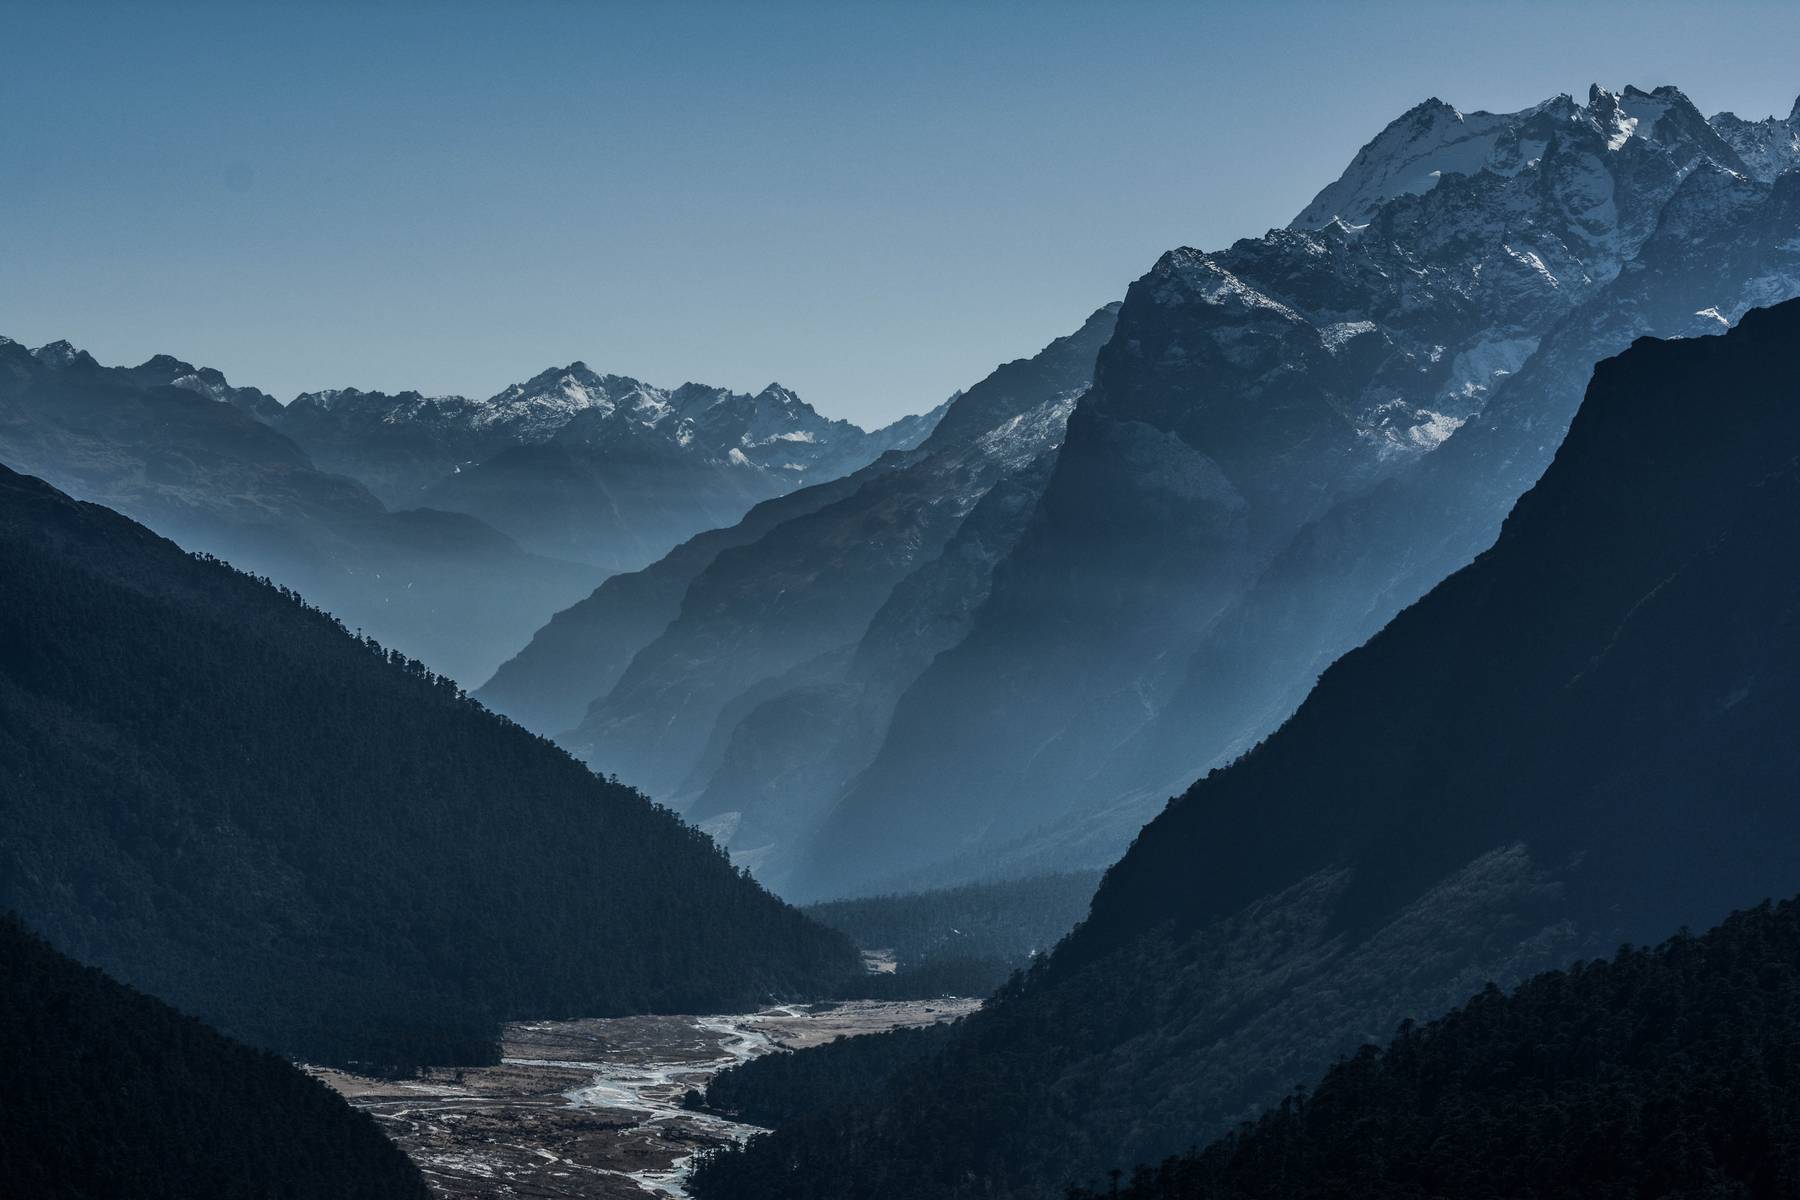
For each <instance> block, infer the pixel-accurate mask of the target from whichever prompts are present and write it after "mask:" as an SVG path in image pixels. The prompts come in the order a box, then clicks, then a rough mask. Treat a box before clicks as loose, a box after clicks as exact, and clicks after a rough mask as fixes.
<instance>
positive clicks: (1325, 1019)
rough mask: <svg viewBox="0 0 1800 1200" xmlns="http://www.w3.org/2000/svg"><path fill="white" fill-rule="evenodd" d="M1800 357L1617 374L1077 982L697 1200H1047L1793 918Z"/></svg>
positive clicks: (1114, 932) (1096, 951) (1193, 806)
mask: <svg viewBox="0 0 1800 1200" xmlns="http://www.w3.org/2000/svg"><path fill="white" fill-rule="evenodd" d="M1796 344H1800V302H1790V303H1788V304H1785V305H1781V306H1778V307H1776V308H1772V309H1766V310H1759V311H1754V312H1751V313H1749V314H1748V315H1746V316H1745V318H1744V319H1743V321H1742V322H1741V323H1740V325H1739V326H1738V327H1737V328H1736V329H1734V330H1732V331H1731V332H1729V333H1727V334H1724V335H1722V336H1719V337H1706V338H1694V339H1686V340H1677V341H1666V342H1657V341H1651V340H1641V341H1639V342H1638V343H1636V344H1635V345H1634V346H1633V348H1632V349H1631V350H1629V351H1628V352H1626V353H1625V354H1623V355H1620V356H1618V357H1617V358H1614V359H1611V360H1608V361H1606V362H1604V363H1602V364H1601V365H1600V366H1599V368H1598V369H1597V371H1596V372H1595V374H1594V377H1593V382H1592V384H1591V386H1590V387H1589V389H1588V392H1587V396H1586V399H1585V401H1584V402H1583V405H1582V407H1581V410H1580V412H1579V414H1578V415H1577V417H1576V419H1575V421H1574V423H1573V425H1572V426H1571V428H1570V431H1569V434H1568V437H1567V439H1566V440H1565V441H1564V443H1563V445H1562V448H1561V449H1560V450H1559V451H1558V453H1557V456H1556V459H1555V461H1554V462H1553V463H1552V465H1551V467H1550V469H1549V470H1548V471H1547V472H1546V473H1545V475H1544V477H1543V479H1542V480H1541V481H1539V483H1538V484H1537V485H1536V487H1535V488H1533V489H1532V491H1530V492H1529V493H1527V494H1526V495H1525V496H1524V497H1523V498H1522V499H1521V500H1520V501H1519V503H1518V505H1517V506H1516V507H1515V509H1514V510H1513V513H1512V515H1511V516H1510V517H1509V518H1508V520H1507V523H1506V525H1505V528H1504V530H1503V531H1502V533H1501V535H1500V537H1499V540H1498V541H1497V542H1496V544H1495V545H1494V546H1493V547H1492V548H1491V549H1490V550H1488V551H1487V552H1486V553H1484V554H1483V555H1482V556H1481V557H1480V558H1478V559H1477V560H1476V561H1475V562H1474V563H1473V564H1472V565H1470V566H1469V567H1468V568H1466V569H1465V570H1463V571H1461V572H1459V573H1458V574H1456V575H1454V576H1452V577H1451V578H1450V579H1448V580H1446V581H1445V582H1444V583H1443V584H1440V585H1439V586H1438V587H1437V588H1435V589H1434V590H1433V591H1432V592H1431V593H1430V594H1429V595H1428V596H1427V597H1426V598H1425V599H1424V600H1422V601H1420V602H1419V603H1418V604H1416V605H1414V606H1413V607H1412V608H1410V609H1408V610H1407V611H1406V612H1404V613H1403V614H1401V615H1400V616H1399V617H1398V618H1396V619H1395V621H1394V622H1393V623H1392V624H1390V625H1389V626H1388V627H1387V629H1386V630H1384V631H1383V632H1382V633H1381V634H1379V635H1378V636H1376V637H1375V638H1374V639H1373V640H1372V641H1371V642H1369V644H1368V645H1366V646H1364V647H1362V648H1361V649H1359V650H1356V651H1353V652H1352V653H1350V654H1348V655H1346V656H1345V657H1344V658H1343V659H1341V660H1340V661H1339V662H1338V663H1337V664H1336V665H1335V666H1333V667H1332V668H1331V669H1330V670H1329V671H1328V672H1326V674H1325V676H1324V677H1323V678H1322V679H1321V680H1320V682H1319V685H1318V687H1317V688H1315V689H1314V691H1313V693H1312V695H1311V696H1310V697H1309V699H1308V700H1307V702H1306V704H1305V705H1304V706H1302V708H1301V709H1300V711H1299V712H1298V713H1297V714H1296V715H1295V716H1294V717H1293V718H1292V719H1291V720H1290V721H1289V722H1288V723H1287V724H1286V725H1285V726H1283V728H1282V729H1281V730H1280V731H1279V732H1277V733H1276V734H1275V735H1273V736H1272V737H1270V738H1269V739H1268V741H1266V742H1265V743H1263V744H1262V745H1261V746H1259V747H1258V748H1257V749H1255V750H1254V751H1252V752H1250V753H1249V754H1247V755H1245V756H1244V757H1243V758H1241V759H1239V760H1238V761H1237V762H1236V763H1234V764H1233V765H1231V766H1230V767H1228V768H1226V769H1223V770H1220V771H1216V772H1214V773H1213V774H1212V775H1210V776H1208V777H1207V778H1206V779H1204V780H1202V781H1200V782H1199V783H1197V784H1196V785H1194V786H1193V787H1192V788H1191V789H1189V790H1188V792H1187V793H1186V794H1185V795H1183V796H1182V797H1180V798H1179V799H1177V800H1175V801H1173V802H1171V803H1170V805H1169V806H1168V808H1167V809H1166V810H1165V811H1164V812H1163V813H1162V815H1160V816H1159V817H1158V818H1157V819H1156V820H1154V821H1153V822H1151V823H1150V824H1149V825H1148V826H1147V827H1146V828H1145V829H1144V831H1143V832H1142V834H1141V835H1140V836H1139V838H1138V840H1137V842H1136V843H1135V845H1134V846H1133V847H1132V849H1131V851H1130V852H1129V853H1128V854H1127V855H1126V856H1125V858H1124V859H1123V860H1122V861H1121V862H1120V863H1119V864H1117V865H1115V866H1114V867H1113V868H1112V869H1111V870H1110V871H1108V872H1107V875H1106V876H1105V878H1104V880H1103V881H1102V883H1101V886H1100V888H1099V891H1098V893H1097V894H1096V897H1095V900H1094V904H1093V907H1092V910H1091V912H1090V915H1089V917H1088V918H1087V919H1086V920H1085V921H1084V922H1083V923H1082V924H1081V925H1080V926H1078V927H1077V929H1076V930H1075V932H1074V933H1073V934H1071V936H1070V937H1069V938H1068V939H1067V940H1066V941H1064V942H1063V943H1062V945H1061V946H1059V947H1058V948H1057V950H1056V951H1055V952H1054V953H1053V954H1052V955H1051V956H1050V957H1049V959H1048V960H1047V961H1046V962H1044V963H1042V964H1040V965H1038V966H1035V967H1034V968H1033V969H1032V970H1031V971H1030V972H1028V973H1027V974H1026V975H1024V976H1023V977H1022V978H1020V979H1019V980H1018V981H1017V982H1016V983H1014V984H1012V985H1009V986H1008V987H1007V988H1005V989H1003V990H1002V991H1001V992H1000V993H999V994H998V995H997V996H996V997H995V998H994V999H992V1000H990V1001H989V1003H988V1005H987V1006H986V1008H985V1009H984V1010H983V1011H981V1012H980V1013H978V1014H976V1015H975V1016H973V1017H971V1018H970V1019H969V1020H967V1021H966V1022H964V1023H963V1025H962V1026H961V1027H960V1028H959V1029H958V1031H957V1032H956V1034H955V1035H954V1040H953V1042H952V1043H951V1044H949V1045H947V1046H946V1047H945V1048H944V1049H943V1050H942V1052H940V1053H937V1054H934V1055H933V1056H931V1057H930V1059H929V1060H928V1061H927V1062H925V1063H923V1064H920V1065H918V1066H916V1067H914V1068H911V1069H904V1070H902V1071H900V1072H899V1073H897V1074H896V1075H895V1077H894V1079H893V1081H892V1082H891V1083H890V1084H889V1085H888V1086H886V1087H885V1088H883V1089H882V1091H881V1093H880V1095H879V1096H877V1097H876V1098H874V1100H873V1101H872V1102H871V1103H869V1104H867V1105H865V1106H863V1107H861V1108H860V1109H857V1110H852V1111H848V1112H839V1113H834V1114H829V1115H819V1116H812V1117H802V1118H799V1119H797V1120H794V1121H791V1122H789V1123H787V1124H785V1125H783V1126H782V1127H781V1128H780V1129H778V1130H777V1131H776V1132H774V1133H772V1134H770V1135H768V1136H766V1137H764V1138H760V1139H757V1140H755V1141H753V1142H751V1143H750V1144H749V1146H748V1147H747V1148H746V1149H745V1150H744V1151H741V1152H738V1153H734V1154H728V1155H725V1156H722V1157H720V1158H718V1159H716V1160H714V1161H713V1162H711V1163H710V1164H709V1167H708V1170H707V1171H706V1173H705V1174H704V1176H703V1177H701V1178H699V1179H697V1180H696V1185H695V1186H696V1194H698V1195H700V1196H702V1198H703V1200H723V1198H729V1200H760V1198H763V1197H770V1198H772V1197H775V1196H780V1197H782V1198H783V1200H795V1198H798V1197H808V1196H818V1197H821V1198H822V1197H825V1196H830V1197H832V1198H833V1200H845V1198H847V1197H880V1198H881V1200H896V1198H899V1197H921V1198H923V1197H934V1198H935V1197H942V1196H975V1195H982V1196H1017V1197H1025V1196H1034V1195H1035V1196H1042V1195H1045V1194H1051V1193H1054V1192H1056V1191H1059V1190H1061V1189H1062V1187H1064V1186H1065V1185H1066V1184H1068V1183H1070V1182H1075V1181H1080V1180H1083V1179H1094V1178H1097V1177H1099V1176H1100V1175H1101V1174H1102V1173H1104V1172H1105V1171H1106V1170H1108V1169H1109V1168H1124V1169H1130V1168H1131V1167H1132V1166H1133V1165H1134V1164H1136V1163H1139V1162H1146V1161H1154V1160H1158V1159H1161V1158H1162V1157H1164V1156H1166V1155H1168V1154H1171V1153H1179V1152H1181V1151H1182V1150H1184V1149H1185V1148H1187V1147H1188V1146H1190V1145H1193V1144H1196V1143H1200V1142H1204V1141H1205V1140H1206V1139H1208V1138H1210V1137H1212V1136H1214V1135H1216V1134H1219V1133H1222V1132H1224V1131H1225V1130H1226V1129H1229V1128H1230V1127H1231V1126H1233V1125H1235V1124H1236V1123H1237V1122H1238V1121H1240V1120H1242V1119H1243V1118H1245V1117H1246V1116H1250V1115H1254V1114H1255V1113H1256V1112H1257V1111H1259V1110H1260V1109H1261V1108H1262V1107H1264V1106H1266V1105H1268V1104H1270V1103H1279V1101H1280V1098H1281V1096H1282V1095H1283V1094H1285V1093H1286V1091H1287V1090H1288V1089H1289V1088H1291V1087H1292V1086H1293V1085H1294V1083H1295V1082H1296V1081H1299V1080H1303V1079H1306V1078H1309V1077H1315V1076H1316V1075H1317V1074H1318V1073H1320V1072H1321V1071H1323V1070H1324V1069H1325V1068H1326V1067H1327V1066H1328V1065H1329V1064H1330V1063H1331V1062H1332V1061H1333V1060H1335V1059H1336V1058H1337V1057H1339V1056H1340V1055H1343V1054H1345V1053H1349V1052H1351V1051H1354V1050H1355V1048H1356V1047H1357V1046H1359V1045H1361V1044H1362V1043H1363V1042H1365V1041H1367V1040H1369V1039H1370V1038H1372V1037H1379V1036H1381V1035H1383V1034H1384V1033H1385V1032H1386V1031H1388V1030H1391V1029H1393V1028H1394V1027H1395V1026H1396V1025H1397V1024H1399V1023H1400V1021H1402V1020H1403V1019H1406V1018H1409V1017H1412V1018H1418V1019H1428V1018H1430V1017H1432V1016H1434V1015H1436V1014H1439V1013H1442V1012H1445V1011H1448V1010H1449V1009H1451V1008H1452V1007H1454V1006H1455V1005H1457V1004H1459V1003H1461V1002H1462V1001H1464V1000H1465V999H1466V998H1467V997H1468V996H1469V995H1470V994H1472V993H1474V992H1476V991H1478V990H1480V988H1481V987H1482V985H1483V984H1484V983H1485V982H1486V981H1488V980H1494V981H1497V982H1500V983H1501V984H1502V985H1510V984H1512V983H1515V982H1517V981H1520V980H1522V979H1524V978H1527V977H1529V976H1530V975H1533V974H1536V973H1538V972H1540V971H1543V970H1546V969H1550V968H1552V967H1556V966H1559V965H1561V964H1564V963H1567V962H1569V961H1571V960H1573V959H1576V958H1579V957H1582V956H1591V955H1594V954H1596V953H1604V952H1605V951H1606V950H1607V949H1608V948H1610V947H1614V946H1617V945H1618V944H1619V943H1620V942H1621V941H1627V940H1629V941H1641V940H1644V939H1645V938H1647V937H1654V936H1659V935H1660V933H1661V932H1663V931H1666V930H1668V929H1670V928H1674V927H1679V926H1681V925H1683V924H1693V925H1698V924H1701V923H1711V922H1713V921H1716V920H1718V919H1719V918H1720V917H1722V916H1723V915H1724V914H1725V913H1727V912H1729V911H1731V910H1732V909H1733V908H1734V907H1739V906H1742V905H1744V904H1747V903H1754V902H1755V901H1756V900H1758V899H1759V898H1761V897H1763V896H1768V895H1773V894H1781V895H1786V894H1790V893H1792V892H1793V891H1794V889H1795V887H1796V886H1800V865H1797V864H1796V862H1795V860H1794V857H1793V854H1792V847H1793V846H1794V844H1795V841H1796V839H1797V838H1800V811H1797V810H1796V808H1795V805H1794V796H1795V793H1796V788H1800V745H1797V744H1796V742H1795V740H1794V738H1793V737H1792V730H1793V729H1794V728H1795V725H1796V723H1797V722H1800V683H1797V681H1800V565H1797V564H1796V562H1795V560H1794V556H1793V555H1792V553H1791V552H1790V548H1791V547H1792V546H1794V545H1796V544H1800V375H1796V373H1795V371H1794V363H1793V347H1794V346H1795V345H1796ZM1351 1194H1355V1193H1351Z"/></svg>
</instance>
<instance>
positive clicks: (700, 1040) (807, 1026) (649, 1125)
mask: <svg viewBox="0 0 1800 1200" xmlns="http://www.w3.org/2000/svg"><path fill="white" fill-rule="evenodd" d="M979 1006H980V1001H978V1000H963V999H942V1000H906V1001H853V1002H849V1003H842V1004H816V1005H782V1006H779V1007H775V1008H769V1009H764V1010H763V1011H761V1012H755V1013H744V1014H740V1015H734V1016H708V1017H693V1016H647V1017H618V1018H608V1019H600V1020H577V1021H533V1022H521V1023H518V1024H513V1025H509V1026H508V1027H507V1029H506V1032H505V1037H504V1042H503V1051H502V1054H503V1057H502V1061H501V1063H500V1065H499V1066H495V1067H473V1068H469V1069H467V1070H463V1071H456V1070H444V1069H440V1070H438V1071H436V1072H435V1073H433V1074H431V1075H428V1076H422V1077H420V1078H417V1079H408V1080H398V1081H388V1080H380V1079H369V1078H364V1077H362V1076H358V1075H349V1074H345V1073H343V1072H339V1071H332V1070H325V1069H319V1068H315V1069H313V1074H315V1075H317V1076H318V1077H319V1078H320V1079H322V1080H324V1081H325V1082H326V1083H328V1084H330V1085H331V1086H332V1087H333V1088H335V1089H337V1091H339V1092H340V1093H342V1094H343V1095H344V1096H345V1098H347V1099H348V1100H349V1101H350V1102H351V1103H352V1104H354V1105H356V1106H357V1107H358V1108H361V1109H364V1110H366V1111H368V1112H370V1113H371V1114H373V1115H374V1116H375V1117H376V1118H377V1119H378V1120H379V1121H380V1122H381V1124H382V1126H383V1128H385V1129H386V1131H387V1133H388V1134H389V1136H391V1137H392V1138H393V1139H394V1140H395V1141H396V1142H397V1143H399V1145H400V1147H401V1149H403V1150H405V1151H406V1153H407V1154H408V1155H409V1156H411V1158H412V1159H413V1161H414V1162H416V1163H417V1164H418V1165H419V1168H420V1170H422V1171H423V1172H424V1174H425V1178H426V1180H427V1181H428V1182H429V1183H430V1184H431V1186H432V1188H433V1189H434V1190H435V1191H436V1192H437V1193H438V1194H439V1195H441V1196H446V1197H523V1198H534V1200H535V1198H551V1197H557V1198H561V1197H583V1198H600V1197H603V1198H615V1197H616V1198H619V1200H643V1198H644V1197H645V1196H647V1195H649V1196H657V1195H661V1196H677V1197H679V1196H684V1195H685V1194H686V1193H685V1192H684V1190H683V1183H684V1182H685V1180H686V1177H687V1169H688V1164H689V1162H690V1160H691V1159H692V1158H693V1156H694V1155H695V1154H697V1153H699V1152H701V1151H704V1150H707V1149H709V1148H711V1147H714V1146H719V1145H724V1144H726V1143H728V1142H738V1141H742V1140H744V1139H745V1138H747V1137H749V1136H750V1135H752V1134H754V1133H756V1132H757V1129H756V1127H755V1126H752V1125H745V1124H741V1123H738V1122H735V1121H730V1120H726V1119H724V1118H721V1117H717V1116H713V1115H711V1114H709V1113H698V1112H689V1111H687V1110H685V1109H683V1108H682V1107H681V1098H682V1096H683V1095H684V1094H685V1093H686V1092H687V1090H688V1089H689V1088H696V1089H704V1088H705V1086H706V1082H707V1080H709V1079H711V1078H712V1077H713V1076H714V1075H715V1074H717V1073H718V1072H720V1071H722V1070H724V1069H725V1068H726V1067H729V1066H732V1065H733V1064H735V1063H740V1062H743V1061H745V1060H747V1059H750V1058H754V1057H756V1056H758V1055H760V1054H766V1053H769V1052H770V1051H773V1050H778V1049H801V1048H804V1047H806V1046H814V1045H818V1044H819V1043H821V1042H829V1041H831V1040H832V1039H833V1038H836V1037H838V1036H839V1035H856V1034H864V1033H878V1032H880V1031H882V1030H887V1029H895V1028H900V1027H909V1026H917V1025H931V1024H935V1023H937V1022H940V1021H949V1020H954V1019H956V1018H957V1017H961V1016H964V1015H966V1014H968V1013H970V1012H973V1011H974V1010H975V1009H976V1008H978V1007H979Z"/></svg>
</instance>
